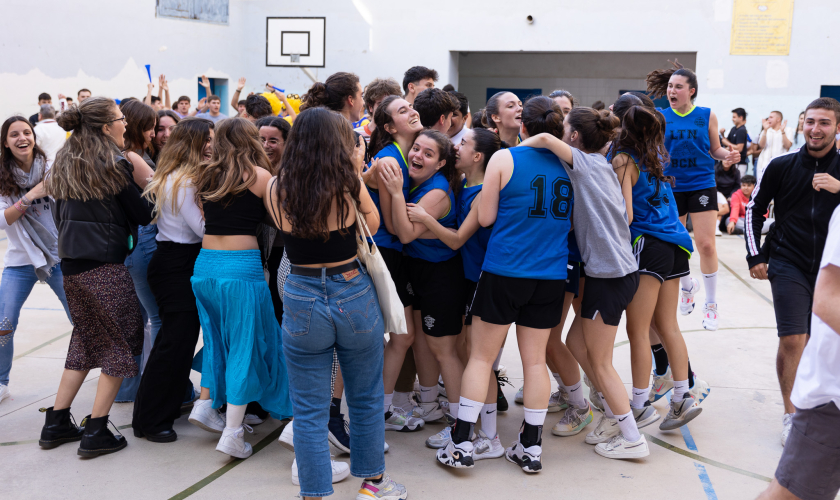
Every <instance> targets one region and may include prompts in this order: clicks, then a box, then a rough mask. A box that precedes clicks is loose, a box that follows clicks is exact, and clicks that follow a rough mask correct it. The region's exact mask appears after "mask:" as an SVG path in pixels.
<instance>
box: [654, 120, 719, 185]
mask: <svg viewBox="0 0 840 500" xmlns="http://www.w3.org/2000/svg"><path fill="white" fill-rule="evenodd" d="M659 111H661V112H662V114H663V115H665V148H666V149H667V150H668V154H669V155H670V156H671V161H670V163H668V164H667V165H666V166H665V175H670V176H673V177H674V179H675V180H676V185H675V186H674V192H677V193H682V192H684V191H697V190H700V189H708V188H711V187H715V160H714V159H712V157H711V155H709V148H710V147H711V144H710V143H709V116H711V113H712V110H711V109H709V108H701V107H698V106H695V107H694V108H692V109H691V111H689V112H688V114H687V115H685V116H680V115H679V114H677V112H676V111H674V110H673V109H672V108H665V109H660V110H659ZM713 201H714V200H713Z"/></svg>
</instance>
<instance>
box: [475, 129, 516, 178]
mask: <svg viewBox="0 0 840 500" xmlns="http://www.w3.org/2000/svg"><path fill="white" fill-rule="evenodd" d="M472 134H473V135H472V137H473V142H474V143H475V147H474V148H473V149H475V151H476V152H478V153H481V154H482V157H481V163H482V165H481V170H487V163H488V162H489V161H490V157H491V156H493V155H494V154H495V153H496V151H498V150H500V149H502V148H503V147H507V143H506V142H505V141H503V140H501V139H499V136H498V135H496V134H495V133H493V131H491V130H487V129H486V128H477V129H475V130H473V131H472Z"/></svg>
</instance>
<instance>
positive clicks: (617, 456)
mask: <svg viewBox="0 0 840 500" xmlns="http://www.w3.org/2000/svg"><path fill="white" fill-rule="evenodd" d="M595 453H597V454H599V455H601V456H602V457H604V458H612V459H614V460H621V459H629V458H645V457H646V456H648V455H650V450H649V449H648V446H647V443H645V446H644V448H642V447H639V449H633V451H623V452H620V453H618V452H615V451H603V450H602V449H601V448H600V447H598V446H596V447H595Z"/></svg>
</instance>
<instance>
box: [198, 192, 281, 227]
mask: <svg viewBox="0 0 840 500" xmlns="http://www.w3.org/2000/svg"><path fill="white" fill-rule="evenodd" d="M265 215H266V210H265V205H263V201H262V199H260V197H259V196H257V195H255V194H254V193H252V192H251V190H250V189H246V190H245V191H244V192H242V193H241V194H239V195H236V196H235V197H230V196H228V197H225V198H224V199H222V200H220V201H205V202H204V234H210V235H216V236H235V235H245V236H256V235H257V224H259V223H260V222H262V221H263V220H265Z"/></svg>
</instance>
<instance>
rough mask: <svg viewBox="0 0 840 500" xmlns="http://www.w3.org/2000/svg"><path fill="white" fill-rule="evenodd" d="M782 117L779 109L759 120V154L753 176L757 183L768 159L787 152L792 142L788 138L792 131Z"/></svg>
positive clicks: (759, 181) (767, 163) (768, 162)
mask: <svg viewBox="0 0 840 500" xmlns="http://www.w3.org/2000/svg"><path fill="white" fill-rule="evenodd" d="M782 118H783V117H782V112H781V111H771V112H770V116H769V117H767V118H765V119H763V120H761V135H760V136H759V138H758V146H759V147H760V148H761V154H760V155H759V156H758V162H757V163H756V165H755V176H756V178H757V179H758V183H759V185H760V184H761V177H762V176H763V175H764V171H765V170H766V169H767V165H769V164H770V161H771V160H772V159H773V158H775V157H777V156H780V155H782V154H784V153H787V152H788V150H789V149H790V147H791V145H792V144H793V143H792V142H791V140H790V138H791V137H793V131H791V129H790V128H788V126H787V120H785V121H784V122H783V121H782Z"/></svg>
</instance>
